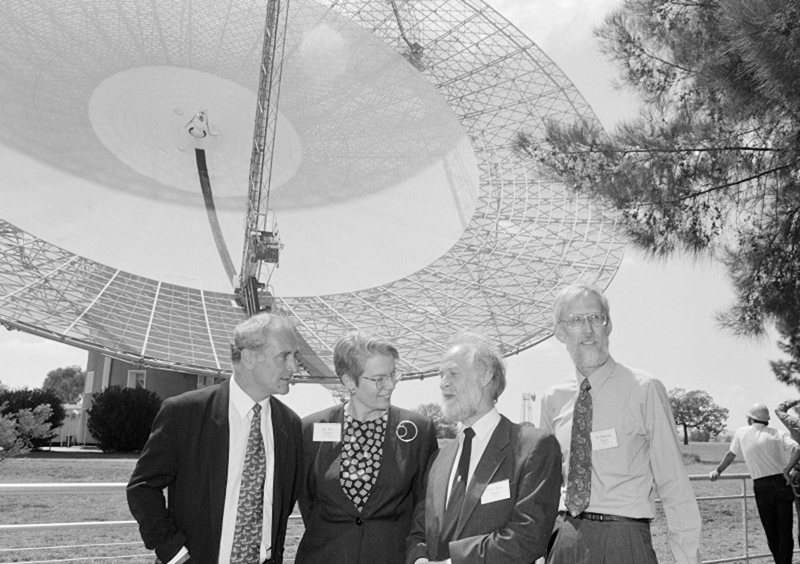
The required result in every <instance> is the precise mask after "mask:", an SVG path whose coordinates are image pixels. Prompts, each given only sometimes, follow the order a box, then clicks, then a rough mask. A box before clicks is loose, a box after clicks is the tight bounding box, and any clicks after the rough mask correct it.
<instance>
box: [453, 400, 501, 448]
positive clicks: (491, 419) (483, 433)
mask: <svg viewBox="0 0 800 564" xmlns="http://www.w3.org/2000/svg"><path fill="white" fill-rule="evenodd" d="M498 423H500V412H499V411H497V408H496V407H493V408H492V410H491V411H490V412H489V413H487V414H486V415H484V416H483V417H481V418H480V419H478V420H477V421H476V422H475V423H474V424H473V425H472V430H473V431H475V438H476V439H478V440H479V441H485V440H487V439H488V438H489V435H490V434H491V433H492V431H494V428H495V427H497V424H498ZM461 434H462V435H463V434H464V430H463V428H462V430H461Z"/></svg>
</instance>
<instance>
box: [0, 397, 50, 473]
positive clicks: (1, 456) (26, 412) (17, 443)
mask: <svg viewBox="0 0 800 564" xmlns="http://www.w3.org/2000/svg"><path fill="white" fill-rule="evenodd" d="M4 407H5V404H0V408H4ZM52 412H53V410H52V409H50V404H47V403H43V404H42V405H37V406H36V407H35V408H34V409H33V410H32V411H31V410H30V409H20V410H19V411H18V412H16V413H13V414H12V413H7V414H5V415H0V462H2V461H3V460H5V459H6V458H11V457H13V456H20V455H23V454H27V453H29V452H30V451H31V449H32V448H33V444H32V442H33V440H35V439H37V438H41V437H44V436H46V435H49V434H50V423H48V422H47V418H48V417H50V414H51V413H52Z"/></svg>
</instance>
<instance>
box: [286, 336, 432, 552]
mask: <svg viewBox="0 0 800 564" xmlns="http://www.w3.org/2000/svg"><path fill="white" fill-rule="evenodd" d="M399 358H400V355H399V354H398V352H397V349H396V348H395V347H394V345H392V344H391V343H390V342H388V341H387V340H385V339H383V338H381V337H379V336H377V335H372V334H369V333H365V332H361V331H351V332H349V333H346V334H344V335H343V336H342V337H340V338H339V339H338V340H337V341H336V345H335V346H334V349H333V363H334V367H335V369H336V375H337V376H338V377H339V379H340V380H341V382H342V385H343V386H344V388H345V391H346V393H347V395H348V396H349V399H348V401H347V402H346V403H344V404H341V405H337V406H335V407H331V408H329V409H326V410H324V411H320V412H319V413H315V414H313V415H309V416H308V417H306V418H305V419H303V449H304V473H303V484H302V488H301V494H300V500H299V503H300V512H301V513H302V515H303V522H304V523H305V527H306V530H305V533H304V534H303V538H302V540H301V541H300V546H299V547H298V549H297V556H296V557H295V562H296V564H315V563H324V564H356V563H361V564H372V563H378V562H380V563H384V562H386V563H397V564H401V563H402V562H403V560H404V555H405V540H406V537H407V536H408V534H409V531H410V528H411V522H412V518H413V515H414V510H415V508H416V507H417V506H418V505H420V507H421V504H422V503H423V502H424V498H425V473H426V471H427V468H428V460H429V459H430V457H431V456H432V455H433V454H434V453H435V452H436V450H437V448H438V446H437V442H436V429H435V427H434V425H433V422H432V421H431V420H430V419H429V418H428V417H425V416H423V415H420V414H419V413H415V412H413V411H408V410H405V409H400V408H398V407H394V406H392V404H391V398H392V392H394V388H395V386H396V385H397V382H399V381H400V379H401V378H402V376H403V374H402V372H400V370H399V369H398V368H397V366H396V363H397V361H398V360H399Z"/></svg>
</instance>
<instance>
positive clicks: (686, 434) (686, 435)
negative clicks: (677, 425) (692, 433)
mask: <svg viewBox="0 0 800 564" xmlns="http://www.w3.org/2000/svg"><path fill="white" fill-rule="evenodd" d="M683 444H685V445H688V444H689V428H688V427H687V426H686V423H684V424H683Z"/></svg>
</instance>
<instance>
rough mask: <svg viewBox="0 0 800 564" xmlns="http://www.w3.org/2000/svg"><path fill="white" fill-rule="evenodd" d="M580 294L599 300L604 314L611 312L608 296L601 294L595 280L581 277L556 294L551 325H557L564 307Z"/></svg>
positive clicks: (601, 291)
mask: <svg viewBox="0 0 800 564" xmlns="http://www.w3.org/2000/svg"><path fill="white" fill-rule="evenodd" d="M581 296H595V297H596V298H597V299H598V300H600V307H601V308H602V309H603V313H605V314H606V315H610V314H611V309H610V308H609V306H608V298H606V296H605V294H603V290H602V289H601V288H600V286H598V285H597V284H596V283H595V282H593V281H590V280H587V279H581V280H578V281H577V282H573V283H572V284H569V285H567V286H564V287H563V288H561V289H560V290H559V291H558V293H557V294H556V299H555V302H553V326H556V325H558V322H559V321H561V314H562V313H563V311H564V309H565V308H566V307H567V306H568V305H570V304H572V302H574V301H575V300H577V299H578V298H580V297H581Z"/></svg>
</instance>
